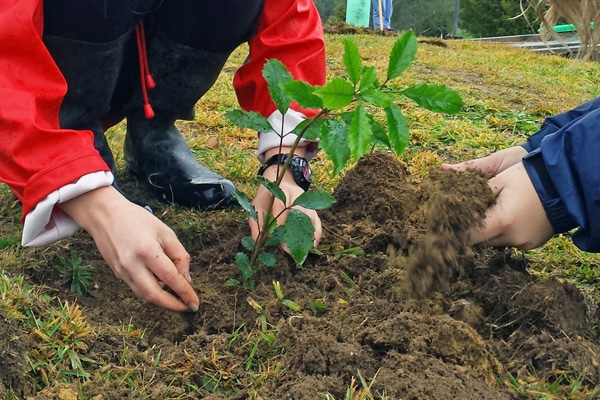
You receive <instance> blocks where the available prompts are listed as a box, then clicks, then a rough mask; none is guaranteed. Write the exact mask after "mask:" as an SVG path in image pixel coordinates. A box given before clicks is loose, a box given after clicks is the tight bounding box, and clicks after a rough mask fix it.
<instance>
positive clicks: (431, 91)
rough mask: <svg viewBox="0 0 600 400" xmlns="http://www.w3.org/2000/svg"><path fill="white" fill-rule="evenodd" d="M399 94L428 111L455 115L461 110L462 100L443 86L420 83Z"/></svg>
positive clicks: (451, 90)
mask: <svg viewBox="0 0 600 400" xmlns="http://www.w3.org/2000/svg"><path fill="white" fill-rule="evenodd" d="M400 93H402V94H403V95H405V96H406V97H408V98H409V99H411V100H413V101H414V102H415V103H417V104H418V105H420V106H421V107H423V108H426V109H428V110H429V111H434V112H440V113H446V114H456V113H458V112H459V111H460V110H461V109H462V104H463V103H462V99H461V98H460V95H459V94H458V93H457V92H456V91H455V90H453V89H450V88H447V87H446V86H444V85H430V84H427V83H420V84H417V85H414V86H411V87H409V88H406V89H404V90H402V91H401V92H400Z"/></svg>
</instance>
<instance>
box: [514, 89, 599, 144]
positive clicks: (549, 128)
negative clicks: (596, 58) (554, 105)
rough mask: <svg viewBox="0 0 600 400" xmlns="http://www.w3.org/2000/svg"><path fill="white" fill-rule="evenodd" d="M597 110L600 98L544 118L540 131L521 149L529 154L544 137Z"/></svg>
mask: <svg viewBox="0 0 600 400" xmlns="http://www.w3.org/2000/svg"><path fill="white" fill-rule="evenodd" d="M599 108H600V97H596V98H595V99H593V100H590V101H588V102H586V103H583V104H582V105H580V106H578V107H577V108H574V109H572V110H570V111H567V112H564V113H562V114H557V115H554V116H552V117H548V118H546V119H545V120H544V122H543V123H542V126H541V127H540V130H539V131H538V132H537V133H535V134H534V135H531V136H530V137H529V139H528V140H527V142H526V143H525V144H523V147H524V148H525V150H527V152H531V151H533V150H535V149H537V148H538V147H540V143H541V141H542V139H543V138H544V137H545V136H546V135H548V134H550V133H553V132H556V131H557V130H559V129H561V128H563V127H565V126H567V125H569V124H571V123H573V122H574V121H576V120H578V119H579V118H581V117H582V116H584V115H586V114H587V113H589V112H590V111H593V110H597V109H599Z"/></svg>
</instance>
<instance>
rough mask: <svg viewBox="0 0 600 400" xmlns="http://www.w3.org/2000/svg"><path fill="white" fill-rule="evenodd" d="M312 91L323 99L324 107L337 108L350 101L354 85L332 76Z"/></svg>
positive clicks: (352, 96)
mask: <svg viewBox="0 0 600 400" xmlns="http://www.w3.org/2000/svg"><path fill="white" fill-rule="evenodd" d="M314 93H315V94H316V95H317V96H319V97H320V98H322V99H323V105H324V106H325V108H327V109H329V110H338V109H340V108H343V107H346V106H347V105H348V104H350V103H351V102H352V99H353V98H354V87H353V86H352V85H351V84H350V83H348V82H347V81H346V80H345V79H343V78H333V79H332V80H331V81H329V82H328V83H326V84H325V85H324V86H322V87H320V88H319V89H317V90H315V91H314Z"/></svg>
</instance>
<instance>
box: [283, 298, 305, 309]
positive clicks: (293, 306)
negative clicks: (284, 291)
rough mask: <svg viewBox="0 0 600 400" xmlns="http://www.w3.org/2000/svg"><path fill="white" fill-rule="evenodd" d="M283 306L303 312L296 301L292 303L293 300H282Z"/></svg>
mask: <svg viewBox="0 0 600 400" xmlns="http://www.w3.org/2000/svg"><path fill="white" fill-rule="evenodd" d="M281 304H282V305H284V306H286V307H287V308H289V309H290V310H292V311H300V310H301V308H300V306H299V305H298V303H296V302H295V301H292V300H288V299H284V300H281Z"/></svg>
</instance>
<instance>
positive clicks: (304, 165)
mask: <svg viewBox="0 0 600 400" xmlns="http://www.w3.org/2000/svg"><path fill="white" fill-rule="evenodd" d="M288 156H289V155H288V154H275V155H274V156H272V157H270V158H269V159H268V160H267V161H265V163H264V164H263V166H262V167H260V169H259V170H258V176H263V174H264V173H265V170H266V169H267V168H269V167H270V166H272V165H276V164H284V163H285V161H286V160H287V158H288ZM289 169H290V172H291V173H292V176H293V177H294V181H295V182H296V184H297V185H298V186H300V187H301V188H302V189H303V190H304V191H305V192H306V191H307V190H308V188H309V187H310V184H311V182H312V176H313V172H312V169H311V168H310V165H309V164H308V161H307V160H306V158H303V157H300V156H297V155H296V154H294V155H293V156H292V159H291V160H290V164H289Z"/></svg>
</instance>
